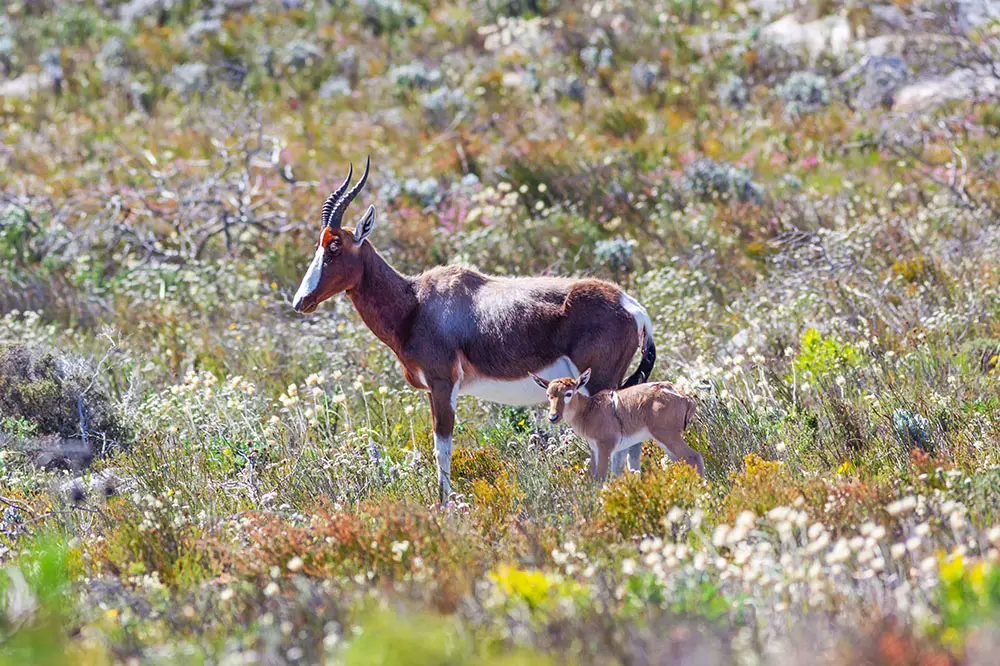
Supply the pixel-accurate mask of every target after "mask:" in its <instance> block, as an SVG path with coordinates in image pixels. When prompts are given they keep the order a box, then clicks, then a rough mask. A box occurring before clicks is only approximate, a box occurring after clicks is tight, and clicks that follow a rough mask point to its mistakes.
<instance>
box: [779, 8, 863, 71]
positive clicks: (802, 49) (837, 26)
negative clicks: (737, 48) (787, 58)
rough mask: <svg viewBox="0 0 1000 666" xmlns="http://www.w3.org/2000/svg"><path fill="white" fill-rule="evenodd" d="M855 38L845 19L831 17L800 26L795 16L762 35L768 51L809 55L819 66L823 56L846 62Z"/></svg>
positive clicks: (782, 21) (783, 20)
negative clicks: (843, 59)
mask: <svg viewBox="0 0 1000 666" xmlns="http://www.w3.org/2000/svg"><path fill="white" fill-rule="evenodd" d="M851 38H852V37H851V24H850V23H848V21H847V19H846V18H845V17H843V16H827V17H825V18H821V19H819V20H817V21H810V22H808V23H799V20H798V19H797V18H796V17H795V15H794V14H789V15H787V16H784V17H782V18H780V19H778V20H777V21H775V22H774V23H770V24H768V25H766V26H765V27H764V28H762V29H761V31H760V35H759V41H760V42H761V44H762V45H763V46H764V47H765V49H766V48H772V49H778V50H779V51H784V52H786V53H789V54H791V55H798V56H802V55H805V56H807V57H808V59H809V61H810V62H816V61H817V60H818V59H819V58H820V57H821V56H823V55H830V56H833V57H834V58H842V57H843V56H845V55H846V54H847V53H848V51H849V49H850V46H851Z"/></svg>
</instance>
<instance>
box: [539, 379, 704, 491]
mask: <svg viewBox="0 0 1000 666" xmlns="http://www.w3.org/2000/svg"><path fill="white" fill-rule="evenodd" d="M532 379H534V380H535V383H537V384H538V386H539V387H540V388H542V389H544V390H545V392H546V394H547V395H548V398H549V421H551V422H552V423H558V422H559V419H561V418H564V417H565V419H566V422H567V423H569V425H570V427H572V428H573V430H574V431H575V432H576V434H578V435H579V436H580V437H582V438H583V439H585V440H587V442H588V443H589V444H590V449H591V451H592V452H593V454H594V456H595V457H596V458H597V478H599V479H604V478H605V477H607V474H608V464H609V462H610V460H611V456H612V455H614V454H615V453H617V452H619V451H623V450H626V449H629V448H631V447H634V446H641V445H642V442H644V441H646V440H649V439H652V440H653V441H654V442H656V443H657V444H659V445H660V448H661V449H663V450H664V451H665V452H666V454H667V455H668V456H670V457H671V458H673V459H674V460H683V461H684V462H686V463H688V464H689V465H691V466H692V467H694V468H695V469H697V470H698V473H699V474H701V475H702V476H704V475H705V461H704V459H703V458H702V456H701V454H700V453H698V452H697V451H695V450H694V449H692V448H691V447H690V446H688V445H687V443H686V442H685V441H684V437H683V433H684V429H685V428H687V426H688V423H690V422H691V417H692V416H694V399H693V398H691V397H690V396H687V395H684V394H683V393H679V392H678V391H677V389H675V388H674V386H673V385H672V384H670V383H669V382H652V383H649V384H639V385H637V386H631V387H629V388H623V389H619V390H617V391H600V392H598V391H594V392H593V394H592V395H587V394H586V393H585V391H584V388H585V387H586V386H588V380H591V373H590V370H589V369H587V370H584V371H583V374H581V375H580V376H579V377H562V378H560V379H555V380H552V381H549V380H547V379H545V378H543V377H538V376H534V375H533V376H532Z"/></svg>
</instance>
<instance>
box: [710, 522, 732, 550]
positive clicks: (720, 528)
mask: <svg viewBox="0 0 1000 666" xmlns="http://www.w3.org/2000/svg"><path fill="white" fill-rule="evenodd" d="M728 535H729V525H726V524H725V523H720V524H719V525H716V526H715V529H714V530H712V545H713V546H715V547H716V548H722V547H723V546H724V545H725V544H726V537H727V536H728Z"/></svg>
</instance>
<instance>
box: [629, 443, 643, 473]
mask: <svg viewBox="0 0 1000 666" xmlns="http://www.w3.org/2000/svg"><path fill="white" fill-rule="evenodd" d="M641 454H642V444H636V445H635V446H633V447H632V448H630V449H629V450H628V468H629V469H630V470H631V471H633V472H638V471H639V470H640V468H641V466H640V463H639V456H640V455H641Z"/></svg>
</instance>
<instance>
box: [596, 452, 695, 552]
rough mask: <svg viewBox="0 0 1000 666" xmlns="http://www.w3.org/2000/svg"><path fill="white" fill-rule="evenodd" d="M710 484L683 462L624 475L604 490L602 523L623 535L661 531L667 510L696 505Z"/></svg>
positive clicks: (631, 535) (632, 535)
mask: <svg viewBox="0 0 1000 666" xmlns="http://www.w3.org/2000/svg"><path fill="white" fill-rule="evenodd" d="M708 487H709V486H708V482H707V481H705V480H704V479H702V478H701V477H700V476H698V472H697V470H695V469H694V468H693V467H691V466H690V465H687V464H684V463H673V464H668V465H665V466H653V467H652V468H651V469H648V470H644V471H643V472H642V473H641V474H633V473H626V474H622V475H620V476H618V477H616V478H615V479H612V480H611V481H609V482H608V483H607V485H605V487H604V488H603V489H602V490H601V504H602V506H603V509H604V515H603V522H604V523H605V524H606V525H607V526H608V527H611V528H612V529H615V530H617V531H618V532H619V533H620V534H621V535H622V536H623V537H638V536H644V535H653V534H661V533H662V532H663V525H662V523H661V521H662V520H663V517H664V516H666V515H667V512H668V511H670V509H672V508H673V507H675V506H676V507H680V508H692V507H695V506H697V505H698V503H699V501H700V499H701V496H702V495H703V494H704V493H705V492H706V491H707V490H708Z"/></svg>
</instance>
